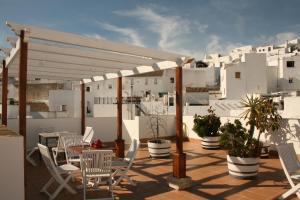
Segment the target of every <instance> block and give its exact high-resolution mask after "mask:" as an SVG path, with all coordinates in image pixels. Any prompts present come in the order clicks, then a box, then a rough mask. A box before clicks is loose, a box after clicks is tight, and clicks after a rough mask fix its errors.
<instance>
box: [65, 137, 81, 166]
mask: <svg viewBox="0 0 300 200" xmlns="http://www.w3.org/2000/svg"><path fill="white" fill-rule="evenodd" d="M61 140H62V142H63V146H64V150H65V156H66V160H67V163H68V164H78V165H79V164H80V154H79V153H78V152H75V151H74V150H72V148H70V147H74V146H82V145H83V143H82V136H81V135H65V136H61Z"/></svg>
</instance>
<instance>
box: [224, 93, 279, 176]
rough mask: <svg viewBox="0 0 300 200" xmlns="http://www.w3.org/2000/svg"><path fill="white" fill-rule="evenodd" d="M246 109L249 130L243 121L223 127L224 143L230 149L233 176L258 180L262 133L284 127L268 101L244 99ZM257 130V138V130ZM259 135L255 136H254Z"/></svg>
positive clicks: (270, 101)
mask: <svg viewBox="0 0 300 200" xmlns="http://www.w3.org/2000/svg"><path fill="white" fill-rule="evenodd" d="M242 105H243V107H245V108H246V110H245V111H244V112H243V113H242V117H243V119H244V120H245V121H246V125H248V126H249V130H248V131H247V130H246V128H244V127H243V126H242V123H241V122H240V121H239V120H235V121H234V123H230V122H227V123H226V124H224V125H223V126H221V127H220V131H221V132H222V134H221V139H220V144H221V146H222V147H223V148H225V149H227V150H228V155H227V164H228V170H229V174H230V175H232V176H235V177H239V178H254V177H256V176H257V173H258V168H259V158H260V154H261V147H262V143H261V142H260V137H261V134H262V133H265V132H268V131H273V132H274V131H275V130H277V129H278V128H279V127H280V121H281V116H280V115H279V113H278V111H277V106H276V104H275V103H274V102H273V101H272V100H271V99H268V98H262V97H253V95H252V96H251V97H248V96H247V97H246V99H243V100H242ZM255 129H257V132H258V134H257V136H255V135H254V131H255ZM254 136H255V137H254Z"/></svg>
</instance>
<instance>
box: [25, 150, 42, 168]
mask: <svg viewBox="0 0 300 200" xmlns="http://www.w3.org/2000/svg"><path fill="white" fill-rule="evenodd" d="M38 149H39V148H38V147H37V146H36V147H33V148H32V149H31V150H30V152H29V153H28V154H27V155H26V160H27V161H28V162H29V163H30V164H31V165H32V166H35V167H36V166H37V164H36V162H35V161H34V160H33V159H32V158H31V156H32V155H33V154H34V152H36V151H37V150H38Z"/></svg>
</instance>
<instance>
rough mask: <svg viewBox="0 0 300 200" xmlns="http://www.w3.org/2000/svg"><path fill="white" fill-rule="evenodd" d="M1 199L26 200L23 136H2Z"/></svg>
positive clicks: (0, 143) (0, 141)
mask: <svg viewBox="0 0 300 200" xmlns="http://www.w3.org/2000/svg"><path fill="white" fill-rule="evenodd" d="M0 158H1V165H0V177H1V178H0V199H3V200H5V199H7V200H8V199H11V200H24V199H25V187H24V152H23V137H22V136H0Z"/></svg>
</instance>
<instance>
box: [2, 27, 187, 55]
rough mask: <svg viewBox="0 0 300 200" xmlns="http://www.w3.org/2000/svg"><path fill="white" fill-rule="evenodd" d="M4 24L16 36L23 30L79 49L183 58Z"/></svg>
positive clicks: (145, 49)
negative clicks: (86, 48)
mask: <svg viewBox="0 0 300 200" xmlns="http://www.w3.org/2000/svg"><path fill="white" fill-rule="evenodd" d="M6 24H7V26H9V27H10V28H11V30H12V31H14V32H15V33H16V34H17V35H19V34H20V31H21V30H25V31H26V37H29V38H33V39H38V40H46V41H52V42H60V43H63V44H70V45H77V46H81V47H88V48H94V49H101V50H105V51H113V52H119V53H124V54H132V55H136V56H142V57H149V58H154V59H161V60H176V59H177V58H178V57H182V56H183V55H179V54H174V53H168V52H164V51H158V50H154V49H149V48H144V47H138V46H134V45H129V44H121V43H116V42H111V41H108V40H104V39H98V38H97V39H95V38H89V37H85V36H81V35H76V34H72V33H65V32H60V31H54V30H50V29H46V28H40V27H36V26H29V25H23V24H18V23H15V22H6Z"/></svg>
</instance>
